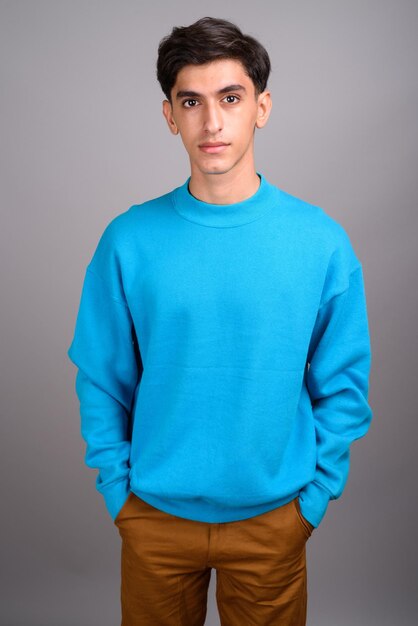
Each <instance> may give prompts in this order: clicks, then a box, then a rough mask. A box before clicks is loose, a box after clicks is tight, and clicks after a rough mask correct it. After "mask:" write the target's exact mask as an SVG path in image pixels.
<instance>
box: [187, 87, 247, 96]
mask: <svg viewBox="0 0 418 626" xmlns="http://www.w3.org/2000/svg"><path fill="white" fill-rule="evenodd" d="M229 91H244V92H245V93H246V92H247V90H246V89H245V87H244V86H243V85H227V86H226V87H222V89H218V91H217V92H216V94H219V95H220V94H223V93H228V92H229ZM185 96H188V97H189V98H194V97H197V98H202V97H204V96H203V94H202V93H198V92H197V91H190V90H182V91H178V92H177V94H176V99H177V100H178V99H179V98H184V97H185Z"/></svg>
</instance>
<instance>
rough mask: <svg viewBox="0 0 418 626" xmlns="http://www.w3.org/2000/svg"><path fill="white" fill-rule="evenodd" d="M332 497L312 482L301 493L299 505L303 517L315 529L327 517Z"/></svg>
mask: <svg viewBox="0 0 418 626" xmlns="http://www.w3.org/2000/svg"><path fill="white" fill-rule="evenodd" d="M330 499H331V496H330V494H329V492H328V491H325V489H323V488H322V487H321V486H320V485H319V484H318V483H316V482H315V481H312V482H310V483H308V484H307V485H306V486H305V487H304V488H303V489H301V491H300V492H299V504H300V510H301V512H302V515H303V517H306V519H307V520H308V522H310V523H311V524H312V525H313V526H315V528H317V527H318V526H319V524H320V523H321V521H322V518H323V517H324V515H325V512H326V510H327V507H328V504H329V501H330Z"/></svg>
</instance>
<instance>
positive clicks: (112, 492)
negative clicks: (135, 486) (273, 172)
mask: <svg viewBox="0 0 418 626" xmlns="http://www.w3.org/2000/svg"><path fill="white" fill-rule="evenodd" d="M98 491H99V492H100V493H101V494H102V496H103V497H104V500H105V504H106V508H107V510H108V511H109V513H110V515H111V517H112V519H113V521H114V520H115V519H116V517H117V515H118V513H119V511H120V510H121V509H122V507H123V505H124V504H125V502H126V500H127V498H128V495H129V492H130V481H129V476H128V477H127V478H126V480H118V482H115V483H111V484H110V485H108V486H107V487H105V488H104V489H103V487H102V488H101V489H99V490H98Z"/></svg>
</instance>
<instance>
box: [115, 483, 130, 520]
mask: <svg viewBox="0 0 418 626" xmlns="http://www.w3.org/2000/svg"><path fill="white" fill-rule="evenodd" d="M133 495H134V494H133V492H132V491H130V492H129V495H128V497H127V498H126V500H125V502H124V503H123V504H122V508H121V509H120V511H119V513H118V514H117V515H116V517H115V519H114V520H113V523H114V524H115V525H117V524H118V522H119V521H120V520H121V519H122V517H123V515H124V513H125V510H126V508H127V507H128V505H129V502H130V500H131V498H132V496H133Z"/></svg>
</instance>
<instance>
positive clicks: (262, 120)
mask: <svg viewBox="0 0 418 626" xmlns="http://www.w3.org/2000/svg"><path fill="white" fill-rule="evenodd" d="M272 106H273V103H272V100H271V93H270V91H267V90H266V91H263V92H262V93H260V94H259V96H258V103H257V118H256V122H255V125H256V127H257V128H263V126H264V125H265V124H267V120H268V118H269V116H270V111H271V108H272Z"/></svg>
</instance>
